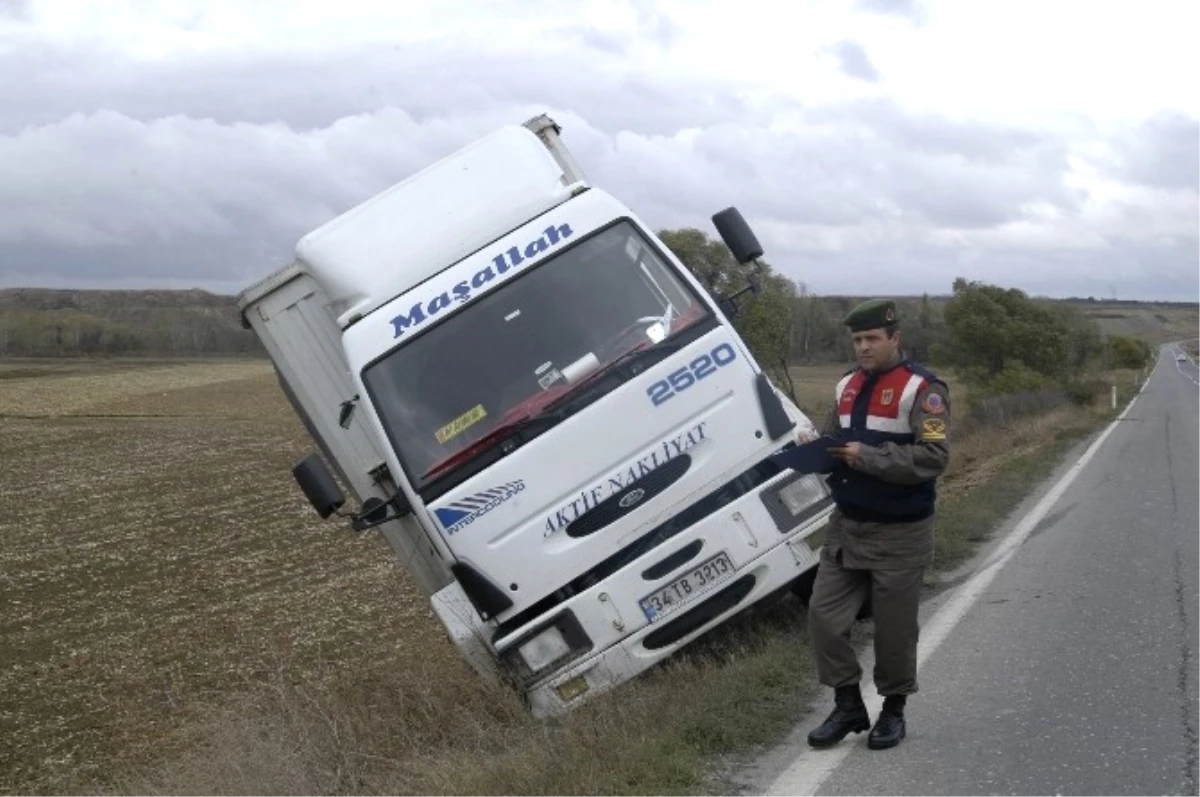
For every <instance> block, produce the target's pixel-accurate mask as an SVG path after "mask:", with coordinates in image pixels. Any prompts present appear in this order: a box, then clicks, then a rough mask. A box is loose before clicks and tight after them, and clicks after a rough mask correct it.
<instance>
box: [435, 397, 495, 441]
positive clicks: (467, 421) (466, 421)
mask: <svg viewBox="0 0 1200 797" xmlns="http://www.w3.org/2000/svg"><path fill="white" fill-rule="evenodd" d="M486 417H487V412H485V411H484V409H483V405H482V404H476V405H475V406H474V407H472V408H471V409H469V410H467V411H466V412H464V413H463V414H462V415H460V416H458V417H457V418H455V419H454V420H452V421H450V423H448V424H446V425H445V426H443V427H442V428H441V429H438V430H437V431H436V432H435V433H434V435H433V436H434V437H436V438H437V441H438V442H439V443H445V442H446V441H447V440H451V439H453V438H455V437H458V436H459V435H460V434H462V433H463V432H464V431H466V429H467V428H469V427H471V426H473V425H475V424H477V423H479V422H480V421H481V420H483V419H484V418H486Z"/></svg>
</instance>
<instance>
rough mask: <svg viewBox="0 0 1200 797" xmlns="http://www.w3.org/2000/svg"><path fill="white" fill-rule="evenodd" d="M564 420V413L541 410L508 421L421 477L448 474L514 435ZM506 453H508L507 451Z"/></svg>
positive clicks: (545, 427)
mask: <svg viewBox="0 0 1200 797" xmlns="http://www.w3.org/2000/svg"><path fill="white" fill-rule="evenodd" d="M560 420H562V415H561V414H559V413H557V412H540V413H537V414H536V415H534V414H530V415H525V416H523V417H521V418H518V419H517V420H515V421H512V422H511V423H506V424H503V425H501V426H497V427H496V428H495V429H493V430H492V431H490V432H488V433H487V434H485V435H484V436H483V437H481V438H480V439H479V440H478V441H477V442H475V443H472V444H471V445H469V446H467V447H466V448H464V449H463V450H462V451H459V452H458V453H455V454H451V455H450V456H449V457H447V458H446V459H444V460H442V461H441V462H438V463H437V464H435V465H434V466H433V467H432V468H430V469H429V470H427V471H426V472H425V475H424V476H422V477H421V478H422V479H424V480H426V481H428V480H429V477H431V476H433V475H434V474H439V475H438V478H441V476H444V475H446V474H447V473H448V472H449V471H451V470H453V469H455V468H457V467H458V466H460V465H463V464H465V463H466V462H468V461H469V460H472V459H474V458H475V457H477V456H479V455H480V454H482V453H484V452H485V451H489V450H491V449H493V448H495V447H496V446H497V445H499V444H500V443H503V442H505V441H507V440H511V439H512V438H513V437H516V436H517V435H519V434H521V433H522V432H529V431H530V430H532V429H535V428H543V429H548V428H550V427H551V426H553V425H554V424H556V423H558V422H559V421H560ZM505 453H508V452H507V451H506V452H505Z"/></svg>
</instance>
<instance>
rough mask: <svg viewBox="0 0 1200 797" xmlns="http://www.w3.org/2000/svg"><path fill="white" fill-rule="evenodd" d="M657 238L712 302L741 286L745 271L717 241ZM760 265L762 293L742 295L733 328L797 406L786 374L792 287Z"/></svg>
mask: <svg viewBox="0 0 1200 797" xmlns="http://www.w3.org/2000/svg"><path fill="white" fill-rule="evenodd" d="M658 237H659V239H660V240H661V241H662V242H663V243H664V244H666V245H667V247H668V248H669V249H670V250H671V251H672V252H673V253H674V254H675V256H676V257H677V258H679V260H680V262H682V263H683V265H684V266H686V267H687V269H688V270H689V271H691V272H692V274H693V275H695V277H696V279H698V280H699V281H700V282H701V284H703V285H704V287H705V288H706V289H707V291H708V293H709V294H710V295H711V296H712V297H713V298H714V299H719V298H720V297H722V296H727V295H729V294H732V293H735V292H737V291H738V290H741V288H742V287H744V286H745V285H746V276H745V272H744V271H743V269H742V267H741V266H739V265H738V263H737V261H736V260H734V258H733V253H732V252H730V251H729V248H728V247H727V246H725V244H724V243H723V242H722V241H714V240H711V239H710V238H709V237H708V236H707V235H706V234H705V233H704V232H703V231H702V230H697V229H693V228H685V229H680V230H660V231H659V233H658ZM760 263H761V261H760ZM761 265H762V274H761V275H760V280H761V284H762V290H761V291H760V292H759V294H758V295H757V296H751V295H750V294H746V295H744V296H743V297H742V298H741V299H740V300H739V301H740V302H741V306H740V311H739V312H738V314H737V315H736V316H735V317H734V318H733V325H734V328H735V329H737V331H738V334H740V335H741V336H742V339H743V340H745V341H746V345H747V346H749V347H750V351H751V353H752V354H753V355H754V359H755V360H757V361H758V363H759V365H760V366H762V368H763V370H765V371H766V372H767V374H768V375H769V376H770V377H771V378H772V380H773V381H774V382H775V383H776V384H778V385H783V386H784V387H785V389H786V390H787V393H788V395H789V396H791V398H792V400H793V401H796V391H795V385H794V384H793V383H792V376H791V373H790V372H789V371H788V365H789V364H790V361H791V348H792V339H793V337H794V336H795V327H796V312H795V311H796V309H797V308H796V305H797V299H798V294H797V290H796V285H795V283H793V282H792V281H791V280H789V279H787V278H786V277H784V276H782V275H780V274H777V273H775V271H774V269H772V268H771V266H770V265H769V264H767V263H761Z"/></svg>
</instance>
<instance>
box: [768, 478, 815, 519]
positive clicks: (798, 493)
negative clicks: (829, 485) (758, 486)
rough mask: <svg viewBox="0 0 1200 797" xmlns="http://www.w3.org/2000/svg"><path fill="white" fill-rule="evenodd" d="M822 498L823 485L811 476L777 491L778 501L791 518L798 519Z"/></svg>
mask: <svg viewBox="0 0 1200 797" xmlns="http://www.w3.org/2000/svg"><path fill="white" fill-rule="evenodd" d="M824 497H825V485H823V484H821V482H820V481H819V480H818V479H817V477H816V476H813V475H811V474H810V475H808V476H805V477H804V478H803V479H797V480H796V481H794V482H792V483H791V484H789V485H787V486H786V487H784V488H783V489H782V490H780V491H779V500H780V502H781V503H782V504H783V506H784V507H785V508H786V509H787V511H788V512H789V513H790V514H791V516H792V517H800V516H801V515H803V514H804V510H806V509H808V507H809V506H811V505H812V504H814V503H815V502H817V501H820V500H821V499H822V498H824Z"/></svg>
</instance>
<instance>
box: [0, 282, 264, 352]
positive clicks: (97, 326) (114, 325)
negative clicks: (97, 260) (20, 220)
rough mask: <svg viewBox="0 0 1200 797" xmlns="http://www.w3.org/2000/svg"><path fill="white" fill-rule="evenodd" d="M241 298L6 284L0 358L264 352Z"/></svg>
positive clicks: (0, 304)
mask: <svg viewBox="0 0 1200 797" xmlns="http://www.w3.org/2000/svg"><path fill="white" fill-rule="evenodd" d="M262 354H264V350H263V348H262V345H261V344H260V343H259V342H258V339H257V338H256V337H255V335H254V333H252V332H250V331H249V330H246V329H243V328H242V325H241V319H240V317H239V315H238V311H237V302H236V299H235V298H234V297H232V296H220V295H217V294H212V293H208V292H207V291H202V290H182V291H166V290H145V291H105V290H50V289H42V288H8V289H3V290H0V357H63V356H66V357H71V356H86V355H110V356H112V355H115V356H129V355H136V356H155V357H212V356H227V355H262Z"/></svg>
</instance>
